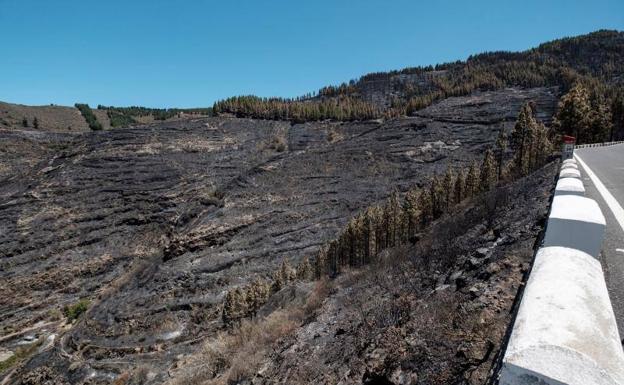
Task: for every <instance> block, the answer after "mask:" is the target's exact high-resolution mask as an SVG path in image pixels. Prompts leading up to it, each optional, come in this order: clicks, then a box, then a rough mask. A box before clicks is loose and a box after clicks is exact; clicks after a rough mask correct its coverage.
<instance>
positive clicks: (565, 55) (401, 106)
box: [214, 30, 624, 121]
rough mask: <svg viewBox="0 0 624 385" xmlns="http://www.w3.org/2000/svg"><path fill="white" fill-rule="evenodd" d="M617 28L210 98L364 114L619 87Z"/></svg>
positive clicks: (248, 109) (274, 112) (290, 112)
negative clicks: (481, 95) (507, 92)
mask: <svg viewBox="0 0 624 385" xmlns="http://www.w3.org/2000/svg"><path fill="white" fill-rule="evenodd" d="M623 79H624V32H619V31H607V30H601V31H597V32H593V33H590V34H587V35H582V36H577V37H570V38H564V39H559V40H554V41H551V42H548V43H544V44H542V45H540V46H538V47H536V48H533V49H530V50H527V51H523V52H507V51H501V52H485V53H482V54H478V55H474V56H471V57H469V58H468V59H467V60H466V61H457V62H453V63H445V64H438V65H435V66H427V67H413V68H405V69H402V70H397V71H390V72H378V73H370V74H367V75H364V76H362V77H361V78H360V79H359V80H357V81H355V80H353V81H351V82H349V83H343V84H341V85H339V86H327V87H323V88H321V89H320V90H319V92H318V95H311V96H308V97H304V98H297V99H279V98H275V99H262V98H257V97H254V96H243V97H236V98H230V99H226V100H224V101H220V102H217V103H215V106H214V110H215V112H216V113H231V114H234V115H236V116H239V117H253V118H263V119H282V120H294V121H310V120H325V119H334V120H366V119H370V118H378V117H384V116H386V117H388V116H390V117H391V116H400V115H412V114H413V113H414V112H415V111H417V110H419V109H422V108H424V107H426V106H429V105H431V104H432V103H434V102H435V101H438V100H441V99H444V98H447V97H450V96H463V95H468V94H470V93H471V92H473V91H475V90H497V89H502V88H505V87H524V88H532V87H544V86H547V87H552V86H556V87H559V88H560V90H561V91H566V90H567V89H569V88H570V87H571V86H572V85H573V84H574V83H575V82H582V83H584V84H585V85H586V86H587V87H588V88H589V89H590V92H591V93H592V95H594V96H596V95H599V96H600V97H612V96H613V95H614V94H615V93H618V92H622V86H623Z"/></svg>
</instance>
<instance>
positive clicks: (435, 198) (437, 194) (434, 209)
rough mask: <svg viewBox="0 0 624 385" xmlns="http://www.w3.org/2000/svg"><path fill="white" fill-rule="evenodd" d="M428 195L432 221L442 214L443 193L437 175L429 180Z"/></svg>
mask: <svg viewBox="0 0 624 385" xmlns="http://www.w3.org/2000/svg"><path fill="white" fill-rule="evenodd" d="M429 195H430V196H431V198H430V200H431V213H432V215H433V219H436V218H439V217H440V215H442V214H443V212H444V191H443V189H442V183H441V182H440V178H439V177H438V176H437V175H434V176H433V178H431V183H430V184H429Z"/></svg>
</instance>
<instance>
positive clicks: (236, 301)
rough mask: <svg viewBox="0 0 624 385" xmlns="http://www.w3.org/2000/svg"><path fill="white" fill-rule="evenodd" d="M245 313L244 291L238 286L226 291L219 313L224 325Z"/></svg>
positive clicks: (229, 323) (238, 318)
mask: <svg viewBox="0 0 624 385" xmlns="http://www.w3.org/2000/svg"><path fill="white" fill-rule="evenodd" d="M246 314H247V299H246V298H245V293H244V292H243V291H242V290H241V288H239V287H237V288H235V289H234V290H230V291H228V292H227V294H226V296H225V301H224V303H223V311H222V313H221V318H222V319H223V322H224V323H225V324H226V325H231V324H232V323H233V322H235V321H238V320H240V319H241V318H243V317H244V316H245V315H246Z"/></svg>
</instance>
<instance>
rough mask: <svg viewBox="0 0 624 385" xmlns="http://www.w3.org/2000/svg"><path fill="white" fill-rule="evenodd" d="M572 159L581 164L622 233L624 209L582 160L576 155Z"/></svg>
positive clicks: (623, 228) (623, 229)
mask: <svg viewBox="0 0 624 385" xmlns="http://www.w3.org/2000/svg"><path fill="white" fill-rule="evenodd" d="M574 157H575V158H576V160H577V161H578V162H579V163H580V164H581V166H583V169H585V172H586V173H587V175H588V176H589V178H590V179H591V181H592V182H593V183H594V186H596V189H598V192H599V193H600V195H602V198H603V199H604V200H605V202H606V203H607V206H609V208H610V209H611V212H612V213H613V215H614V216H615V220H616V221H617V222H618V223H619V224H620V227H621V228H622V231H624V209H623V208H622V206H620V204H619V203H618V201H617V200H616V199H615V198H614V197H613V195H611V193H610V192H609V190H608V189H607V188H606V187H605V185H604V184H602V182H601V181H600V179H598V176H596V174H594V172H593V171H592V170H591V169H590V168H589V166H587V164H585V162H583V159H581V157H580V156H578V155H577V154H574Z"/></svg>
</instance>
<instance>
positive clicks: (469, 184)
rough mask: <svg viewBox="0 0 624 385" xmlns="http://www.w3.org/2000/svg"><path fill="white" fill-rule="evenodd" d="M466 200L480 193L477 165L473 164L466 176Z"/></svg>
mask: <svg viewBox="0 0 624 385" xmlns="http://www.w3.org/2000/svg"><path fill="white" fill-rule="evenodd" d="M465 191H466V198H470V197H473V196H475V195H476V194H477V192H478V191H479V170H477V165H476V163H474V162H472V164H471V165H470V168H469V169H468V175H467V176H466V189H465Z"/></svg>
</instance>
